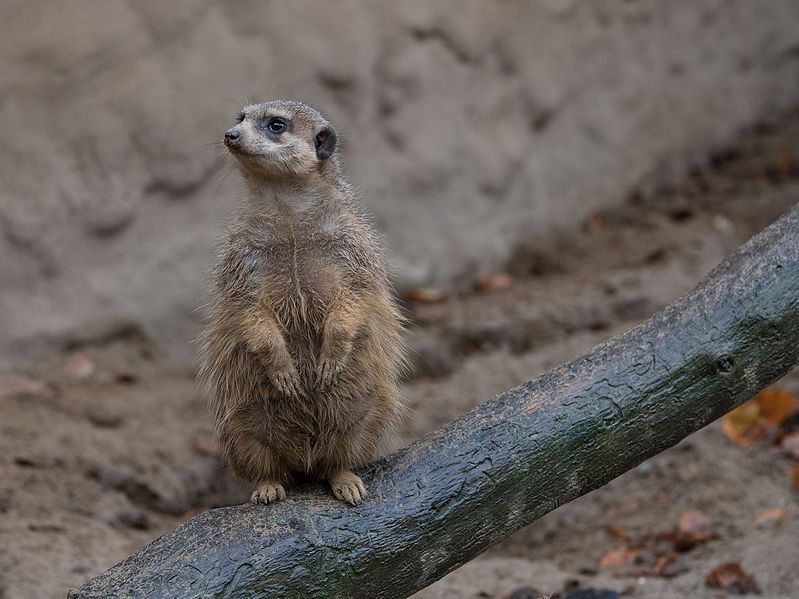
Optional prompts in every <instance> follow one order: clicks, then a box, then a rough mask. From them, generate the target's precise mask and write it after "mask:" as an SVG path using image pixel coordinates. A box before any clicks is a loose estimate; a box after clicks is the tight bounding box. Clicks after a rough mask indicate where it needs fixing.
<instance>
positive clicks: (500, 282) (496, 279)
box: [477, 272, 513, 292]
mask: <svg viewBox="0 0 799 599" xmlns="http://www.w3.org/2000/svg"><path fill="white" fill-rule="evenodd" d="M511 285H513V279H512V278H511V276H510V275H509V274H507V273H504V272H497V273H487V274H484V275H483V276H482V277H480V280H479V281H478V282H477V289H478V290H479V291H482V292H486V291H494V290H495V289H507V288H508V287H510V286H511Z"/></svg>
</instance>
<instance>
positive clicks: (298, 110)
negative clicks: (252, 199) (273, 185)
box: [225, 100, 336, 179]
mask: <svg viewBox="0 0 799 599" xmlns="http://www.w3.org/2000/svg"><path fill="white" fill-rule="evenodd" d="M236 120H237V123H236V125H235V126H234V127H232V128H231V129H228V130H227V131H226V132H225V146H227V149H228V150H229V151H230V153H231V154H232V155H233V156H234V157H235V158H236V159H237V162H238V165H239V168H240V169H241V171H242V173H243V174H244V175H245V176H251V177H256V178H264V179H275V178H283V179H285V178H293V177H297V178H301V177H305V176H308V175H310V174H312V173H314V172H319V171H321V169H322V167H323V165H324V164H325V163H326V162H328V161H329V160H330V158H331V157H332V156H333V151H334V150H335V148H336V131H335V130H334V129H333V126H332V125H331V124H330V123H329V122H328V121H327V119H325V118H324V117H323V116H322V115H321V114H320V113H319V112H318V111H317V110H315V109H313V108H311V107H310V106H307V105H306V104H303V103H301V102H295V101H292V100H276V101H273V102H266V103H264V104H255V105H251V106H246V107H245V108H244V109H243V110H242V111H241V112H240V113H239V115H238V117H237V119H236Z"/></svg>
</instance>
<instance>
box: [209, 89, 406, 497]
mask: <svg viewBox="0 0 799 599" xmlns="http://www.w3.org/2000/svg"><path fill="white" fill-rule="evenodd" d="M224 144H225V146H226V147H227V150H228V151H229V153H230V154H231V155H232V156H233V157H234V159H235V162H236V165H237V166H238V168H239V171H240V172H241V174H242V175H243V177H244V180H245V181H246V184H247V188H248V194H247V199H246V201H245V202H244V204H243V207H242V210H241V213H240V215H239V217H238V219H237V221H236V222H235V224H234V225H233V226H232V228H231V230H230V231H229V235H228V237H227V239H226V241H225V243H224V244H223V247H222V251H221V256H220V259H219V261H218V264H217V266H216V269H215V272H214V283H213V291H212V301H211V318H210V322H209V324H208V327H207V329H206V330H205V332H204V333H203V335H202V336H201V354H202V366H201V370H200V373H201V378H202V379H203V380H204V382H205V385H206V388H207V392H208V395H209V397H210V402H211V405H212V411H213V416H214V420H215V425H216V430H217V433H218V436H219V440H220V442H221V444H222V446H223V448H224V454H225V457H226V459H227V461H228V463H229V465H230V466H231V468H232V469H233V471H234V472H235V473H236V474H237V475H238V476H239V477H240V478H242V479H244V480H246V481H249V482H251V483H254V484H255V491H254V492H253V493H252V497H251V499H252V501H253V502H255V503H264V504H268V503H272V502H274V501H278V500H280V499H283V498H284V497H285V496H286V490H287V489H290V488H291V487H292V486H293V485H295V484H297V483H298V482H300V481H303V480H307V479H317V480H321V479H324V480H327V482H328V483H329V484H330V487H331V489H332V491H333V494H334V495H335V497H336V498H338V499H339V500H342V501H345V502H348V503H350V504H353V505H356V504H359V503H361V501H362V500H363V499H364V498H365V497H366V488H365V486H364V483H363V481H362V480H361V479H360V477H358V476H357V475H356V474H355V473H354V472H353V470H354V469H358V468H361V467H363V466H365V465H366V464H368V463H369V462H370V461H372V459H373V458H374V456H375V453H376V451H377V449H378V446H379V443H380V440H381V436H382V434H383V433H384V432H385V431H386V429H387V428H389V427H390V426H391V425H392V424H394V423H395V422H396V419H397V416H398V414H399V412H400V410H401V403H400V399H399V391H398V380H399V378H400V376H401V373H402V370H403V369H404V367H405V344H404V339H403V330H404V319H403V317H402V315H401V312H400V310H399V308H398V305H397V303H396V301H395V299H394V294H393V292H392V288H391V285H390V282H389V279H388V277H387V274H386V269H385V267H384V263H383V257H382V249H381V245H380V243H379V240H378V237H377V235H376V233H375V232H374V230H373V229H372V227H371V225H370V223H369V220H368V219H367V218H366V217H365V216H364V214H363V213H362V212H361V210H360V209H359V208H358V206H357V204H356V198H355V193H354V191H353V189H352V188H351V187H350V185H349V184H348V183H347V182H346V181H345V180H344V178H343V177H342V175H341V169H340V166H339V161H338V157H337V152H336V146H337V135H336V131H335V129H334V128H333V126H332V125H331V124H330V123H329V122H328V121H327V120H326V119H325V118H324V117H323V116H322V115H321V114H320V113H319V112H318V111H317V110H315V109H313V108H311V107H310V106H307V105H305V104H302V103H300V102H296V101H288V100H278V101H273V102H267V103H264V104H257V105H251V106H247V107H245V108H244V110H242V111H241V113H240V114H239V115H238V118H237V124H236V125H235V126H234V127H233V128H231V129H229V130H228V131H227V132H226V133H225V135H224Z"/></svg>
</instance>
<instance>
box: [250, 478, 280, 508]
mask: <svg viewBox="0 0 799 599" xmlns="http://www.w3.org/2000/svg"><path fill="white" fill-rule="evenodd" d="M285 498H286V489H284V488H283V485H281V484H280V483H276V482H271V481H266V482H263V483H261V484H260V485H258V488H257V489H255V491H253V493H252V495H251V496H250V501H252V502H253V503H263V504H270V503H275V502H276V501H280V500H281V499H285Z"/></svg>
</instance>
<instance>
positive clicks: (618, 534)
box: [605, 526, 630, 543]
mask: <svg viewBox="0 0 799 599" xmlns="http://www.w3.org/2000/svg"><path fill="white" fill-rule="evenodd" d="M605 530H607V532H608V534H609V535H610V536H611V537H613V538H614V539H616V540H618V541H624V542H625V543H628V542H629V541H630V535H628V534H627V532H626V531H625V530H624V529H622V528H619V527H618V526H608V527H607V528H605Z"/></svg>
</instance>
